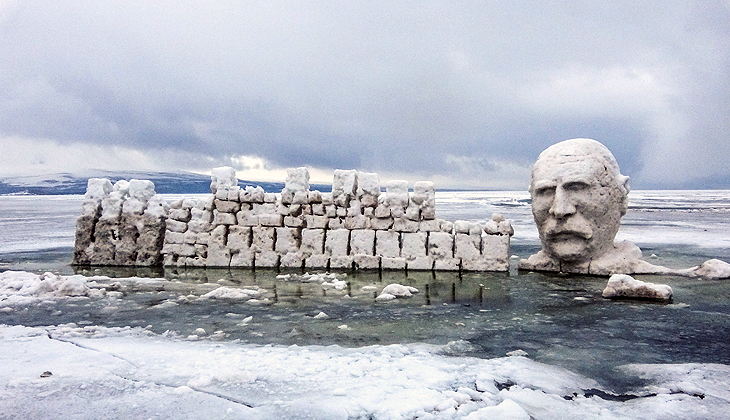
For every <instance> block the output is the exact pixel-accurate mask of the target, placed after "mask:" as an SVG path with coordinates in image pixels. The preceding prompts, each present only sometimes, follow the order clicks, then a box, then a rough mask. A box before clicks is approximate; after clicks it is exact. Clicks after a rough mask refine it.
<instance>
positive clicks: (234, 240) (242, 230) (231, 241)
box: [227, 225, 252, 251]
mask: <svg viewBox="0 0 730 420" xmlns="http://www.w3.org/2000/svg"><path fill="white" fill-rule="evenodd" d="M251 236H252V235H251V228H250V227H248V226H237V225H236V226H230V227H229V228H228V242H227V245H228V248H230V249H231V250H236V251H241V250H248V249H249V247H250V246H251Z"/></svg>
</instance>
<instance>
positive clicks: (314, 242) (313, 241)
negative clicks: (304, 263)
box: [299, 229, 325, 258]
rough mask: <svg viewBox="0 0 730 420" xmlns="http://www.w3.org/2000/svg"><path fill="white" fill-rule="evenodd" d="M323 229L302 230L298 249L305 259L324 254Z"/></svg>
mask: <svg viewBox="0 0 730 420" xmlns="http://www.w3.org/2000/svg"><path fill="white" fill-rule="evenodd" d="M324 237H325V230H324V229H302V242H301V246H300V247H299V252H301V253H302V254H303V255H305V257H307V258H308V257H310V256H312V255H321V254H323V253H324Z"/></svg>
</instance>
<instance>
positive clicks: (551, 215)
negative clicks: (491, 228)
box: [520, 139, 640, 273]
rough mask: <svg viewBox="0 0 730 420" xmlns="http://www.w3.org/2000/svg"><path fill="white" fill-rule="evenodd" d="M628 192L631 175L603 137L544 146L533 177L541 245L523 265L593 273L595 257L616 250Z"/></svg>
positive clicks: (534, 168) (522, 266)
mask: <svg viewBox="0 0 730 420" xmlns="http://www.w3.org/2000/svg"><path fill="white" fill-rule="evenodd" d="M628 193H629V178H628V177H627V176H624V175H621V172H620V170H619V167H618V163H616V159H615V158H614V157H613V154H611V152H610V151H609V150H608V149H607V148H606V147H605V146H604V145H602V144H601V143H599V142H597V141H595V140H590V139H572V140H566V141H563V142H560V143H557V144H554V145H552V146H550V147H548V148H547V149H545V151H543V152H542V153H541V154H540V156H539V157H538V158H537V161H536V162H535V164H534V165H533V167H532V180H531V182H530V195H531V196H532V214H533V216H534V218H535V224H536V225H537V229H538V232H539V234H540V242H541V244H542V251H540V253H538V254H536V255H533V256H532V257H530V260H523V261H522V262H521V264H520V267H521V268H526V269H538V270H540V269H542V270H547V271H567V272H584V273H589V272H590V265H591V262H594V261H598V260H601V259H605V257H607V256H610V255H612V254H614V253H616V252H617V250H618V247H617V245H616V244H614V238H615V237H616V233H617V232H618V228H619V222H620V220H621V217H622V216H623V215H624V214H626V210H627V208H628ZM637 249H638V248H637ZM639 253H640V251H639ZM639 257H640V254H639Z"/></svg>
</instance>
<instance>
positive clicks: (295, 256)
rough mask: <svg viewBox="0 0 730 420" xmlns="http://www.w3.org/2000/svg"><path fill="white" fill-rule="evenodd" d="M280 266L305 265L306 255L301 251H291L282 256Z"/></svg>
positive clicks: (295, 266) (296, 266) (300, 266)
mask: <svg viewBox="0 0 730 420" xmlns="http://www.w3.org/2000/svg"><path fill="white" fill-rule="evenodd" d="M279 266H280V267H284V268H302V267H304V256H302V254H301V253H299V252H289V253H287V254H284V255H282V256H281V259H280V261H279Z"/></svg>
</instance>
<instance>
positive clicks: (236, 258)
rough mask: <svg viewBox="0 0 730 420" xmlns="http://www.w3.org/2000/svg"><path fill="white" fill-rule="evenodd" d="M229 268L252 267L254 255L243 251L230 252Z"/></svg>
mask: <svg viewBox="0 0 730 420" xmlns="http://www.w3.org/2000/svg"><path fill="white" fill-rule="evenodd" d="M231 252H232V254H231V263H230V266H231V267H253V266H254V253H253V252H251V251H247V250H245V249H240V250H237V251H236V250H231Z"/></svg>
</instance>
